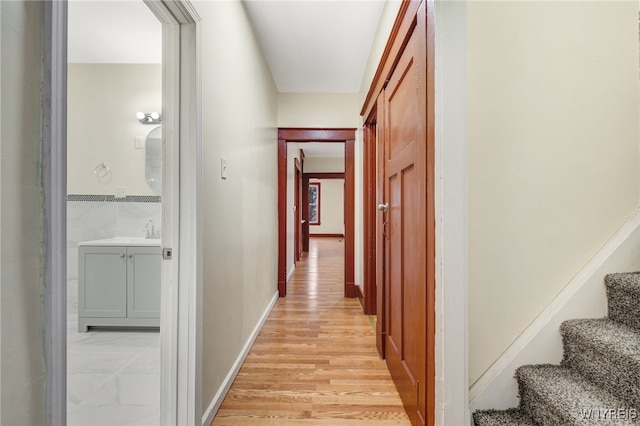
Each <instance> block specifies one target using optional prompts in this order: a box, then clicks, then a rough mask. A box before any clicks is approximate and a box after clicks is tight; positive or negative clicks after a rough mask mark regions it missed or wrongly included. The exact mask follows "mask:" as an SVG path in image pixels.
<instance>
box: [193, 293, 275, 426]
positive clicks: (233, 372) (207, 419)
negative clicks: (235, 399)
mask: <svg viewBox="0 0 640 426" xmlns="http://www.w3.org/2000/svg"><path fill="white" fill-rule="evenodd" d="M278 297H279V295H278V292H276V293H275V294H274V295H273V298H271V301H270V302H269V305H268V306H267V309H266V310H265V311H264V313H263V314H262V316H261V317H260V320H259V321H258V324H256V326H255V328H254V329H253V331H252V332H251V334H250V335H249V338H248V339H247V341H246V343H245V344H244V347H243V348H242V350H241V351H240V353H239V354H238V357H237V358H236V361H235V362H234V363H233V366H232V367H231V369H230V370H229V373H228V374H227V377H225V379H224V381H223V382H222V384H221V385H220V388H219V389H218V392H216V394H215V395H214V397H213V399H212V400H211V403H210V404H209V407H208V408H207V411H205V412H204V415H203V416H202V425H203V426H209V425H210V424H211V422H212V421H213V418H214V417H215V415H216V413H217V412H218V410H219V409H220V406H221V405H222V401H224V398H225V396H226V395H227V392H229V389H230V388H231V385H232V384H233V381H234V380H235V378H236V376H237V375H238V372H239V371H240V367H242V363H243V362H244V360H245V358H247V355H249V351H250V350H251V346H253V342H255V340H256V338H257V337H258V334H259V333H260V330H261V329H262V326H263V325H264V322H265V321H266V320H267V317H268V316H269V314H270V313H271V310H272V309H273V307H274V306H275V304H276V302H277V301H278Z"/></svg>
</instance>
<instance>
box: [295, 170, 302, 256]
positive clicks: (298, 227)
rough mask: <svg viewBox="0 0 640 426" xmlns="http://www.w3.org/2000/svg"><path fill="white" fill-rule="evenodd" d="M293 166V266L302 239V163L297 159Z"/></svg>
mask: <svg viewBox="0 0 640 426" xmlns="http://www.w3.org/2000/svg"><path fill="white" fill-rule="evenodd" d="M294 165H295V184H294V190H295V192H294V196H293V197H294V198H293V199H294V203H293V205H294V206H295V209H296V212H295V214H294V230H295V232H294V240H293V247H294V249H293V263H294V264H295V263H296V262H298V261H299V260H300V258H301V252H302V244H300V238H301V237H302V235H301V234H302V211H301V208H300V206H301V205H302V204H303V201H302V200H303V199H304V198H302V196H301V191H302V185H303V183H302V163H301V162H300V160H298V159H297V158H296V159H295V161H294Z"/></svg>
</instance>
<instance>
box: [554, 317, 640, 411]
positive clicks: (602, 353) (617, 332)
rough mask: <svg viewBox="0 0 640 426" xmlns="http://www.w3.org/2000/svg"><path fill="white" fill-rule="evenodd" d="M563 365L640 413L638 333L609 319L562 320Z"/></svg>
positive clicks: (639, 343)
mask: <svg viewBox="0 0 640 426" xmlns="http://www.w3.org/2000/svg"><path fill="white" fill-rule="evenodd" d="M560 330H561V331H562V341H563V345H564V358H563V359H562V365H563V366H564V367H568V368H572V369H574V370H575V371H577V372H579V373H580V374H581V375H582V376H583V377H585V378H587V379H589V380H590V381H591V382H592V383H593V384H596V385H597V386H598V387H600V388H602V389H604V390H606V391H608V392H609V393H611V394H613V395H616V396H617V397H619V398H620V399H622V400H624V401H625V403H626V404H627V405H628V406H629V407H633V408H636V409H639V410H640V332H638V331H636V330H634V329H632V328H629V327H627V326H625V325H623V324H620V323H617V322H615V321H611V320H610V319H607V318H603V319H584V320H570V321H565V322H564V323H562V325H561V326H560Z"/></svg>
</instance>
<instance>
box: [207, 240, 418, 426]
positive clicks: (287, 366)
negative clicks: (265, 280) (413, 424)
mask: <svg viewBox="0 0 640 426" xmlns="http://www.w3.org/2000/svg"><path fill="white" fill-rule="evenodd" d="M343 252H344V241H343V239H337V238H312V239H311V240H310V242H309V255H308V257H305V258H303V259H302V260H301V261H300V262H298V264H297V268H296V270H295V273H294V275H293V277H292V278H291V280H290V281H289V283H288V289H287V290H288V293H287V297H286V298H281V299H280V300H278V303H277V304H276V306H275V307H274V309H273V310H272V312H271V314H270V315H269V318H268V319H267V321H266V322H265V325H264V327H263V328H262V330H261V331H260V335H259V336H258V338H257V339H256V342H255V344H254V345H253V347H252V348H251V352H250V353H249V355H248V356H247V359H246V360H245V362H244V365H243V366H242V368H241V370H240V372H239V373H238V376H237V378H236V380H235V381H234V383H233V385H232V387H231V390H230V391H229V393H228V394H227V397H226V398H225V400H224V402H223V403H222V406H221V408H220V411H219V412H218V414H217V416H216V418H215V419H214V421H213V423H212V425H300V424H311V425H331V426H338V425H363V426H364V425H408V424H409V420H408V417H407V415H406V413H405V410H404V407H403V406H402V402H401V401H400V397H399V396H398V392H397V391H396V388H395V385H394V384H393V382H392V380H391V376H390V375H389V371H388V370H387V367H386V364H385V362H384V361H382V360H380V358H379V357H378V353H377V351H376V348H375V332H374V328H373V324H372V322H371V321H370V320H369V317H367V316H366V315H363V314H362V309H361V307H360V304H359V302H358V300H357V299H345V298H344V297H343V291H344V290H343V282H344V278H343V277H344V273H343V259H344V257H343Z"/></svg>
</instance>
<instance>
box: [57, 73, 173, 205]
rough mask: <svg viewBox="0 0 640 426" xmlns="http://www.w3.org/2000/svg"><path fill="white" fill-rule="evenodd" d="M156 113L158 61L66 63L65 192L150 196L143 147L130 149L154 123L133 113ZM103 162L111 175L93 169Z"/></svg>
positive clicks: (158, 105) (158, 102) (159, 99)
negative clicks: (142, 120) (99, 174)
mask: <svg viewBox="0 0 640 426" xmlns="http://www.w3.org/2000/svg"><path fill="white" fill-rule="evenodd" d="M138 111H142V112H152V111H157V112H161V111H162V66H161V65H160V64H69V67H68V117H69V119H68V124H67V157H68V160H67V192H68V193H69V194H111V195H114V194H115V190H116V187H125V188H126V193H127V195H152V194H154V193H153V191H151V189H150V188H149V186H148V185H147V181H146V179H145V162H144V161H145V150H144V149H136V147H135V138H136V137H140V138H142V139H143V140H144V139H145V138H146V137H147V135H148V134H149V132H150V131H151V130H152V129H154V128H156V127H157V125H145V124H141V123H140V122H139V121H138V119H137V118H136V113H137V112H138ZM102 162H106V163H107V165H108V166H109V168H110V170H111V179H109V180H107V179H106V178H105V179H103V180H102V181H101V180H99V179H97V177H96V176H95V174H94V173H93V171H94V169H95V167H96V165H98V164H100V163H102Z"/></svg>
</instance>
